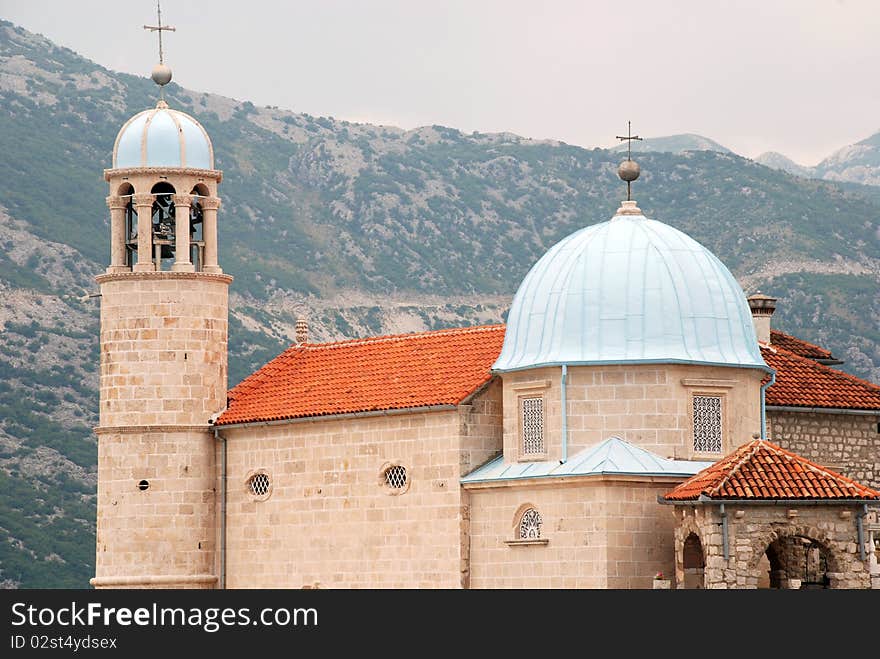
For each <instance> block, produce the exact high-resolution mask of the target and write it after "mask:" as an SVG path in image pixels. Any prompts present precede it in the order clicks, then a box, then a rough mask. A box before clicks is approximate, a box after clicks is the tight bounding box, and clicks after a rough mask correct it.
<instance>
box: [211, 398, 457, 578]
mask: <svg viewBox="0 0 880 659" xmlns="http://www.w3.org/2000/svg"><path fill="white" fill-rule="evenodd" d="M460 424H461V418H460V413H459V411H458V410H455V409H453V410H450V411H448V412H444V411H437V412H414V413H408V414H391V415H381V416H364V417H356V418H345V419H332V418H330V419H321V420H315V421H307V422H299V423H289V424H281V425H272V426H251V427H246V428H226V429H223V428H221V429H220V430H221V433H222V434H223V436H224V437H226V438H227V446H228V481H227V482H228V494H227V501H228V503H227V511H228V516H227V524H228V527H227V543H228V544H227V582H226V583H227V587H229V588H301V587H315V586H318V587H334V588H437V587H439V588H459V587H461V585H462V556H461V545H462V540H461V530H462V511H461V506H462V504H461V488H460V486H459V484H458V480H459V474H460V467H459V463H460V457H459V430H460ZM392 464H399V465H403V466H404V467H406V472H407V486H406V488H405V492H404V493H402V494H393V493H390V491H389V489H388V488H387V486H386V485H385V484H384V480H383V478H382V471H383V467H385V466H388V465H392ZM257 471H260V472H263V473H266V474H267V475H268V476H269V478H270V481H271V491H270V493H269V496H268V498H266V499H265V500H258V498H257V497H254V496H253V495H251V494H250V492H249V491H248V488H247V480H248V478H249V476H250V475H252V474H254V473H255V472H257Z"/></svg>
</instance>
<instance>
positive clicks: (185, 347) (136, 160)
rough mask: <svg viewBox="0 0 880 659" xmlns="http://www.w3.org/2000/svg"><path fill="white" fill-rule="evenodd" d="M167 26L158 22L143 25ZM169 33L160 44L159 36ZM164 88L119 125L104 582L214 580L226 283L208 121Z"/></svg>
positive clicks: (101, 464) (107, 359) (206, 583)
mask: <svg viewBox="0 0 880 659" xmlns="http://www.w3.org/2000/svg"><path fill="white" fill-rule="evenodd" d="M146 27H148V28H149V29H152V30H154V31H158V33H159V35H160V39H161V35H162V32H163V31H166V30H173V28H171V27H169V26H163V25H162V23H161V14H160V17H159V25H158V27H149V26H146ZM160 43H161V42H160ZM162 59H163V58H162V54H161V46H160V63H159V65H157V66H156V68H154V70H153V76H152V77H153V80H154V82H156V83H157V84H158V85H159V88H160V99H159V101H158V103H157V104H156V107H155V108H151V109H148V110H144V111H143V112H139V113H138V114H136V115H135V116H133V117H132V118H131V119H129V120H128V121H127V122H126V123H125V124H124V125H123V126H122V129H121V130H120V131H119V135H118V136H117V138H116V142H115V144H114V147H113V161H112V166H111V168H110V169H107V170H105V171H104V178H105V180H106V181H107V182H108V183H109V188H110V190H109V192H110V195H109V196H108V197H107V204H108V206H109V208H110V264H109V266H108V267H107V270H106V272H104V273H103V274H101V275H98V277H97V278H96V280H97V282H98V284H99V285H100V290H101V334H100V347H101V366H100V421H99V425H98V427H97V428H96V434H97V435H98V517H97V554H96V574H95V578H94V579H92V585H94V586H95V587H96V588H214V587H216V585H217V568H216V565H215V563H216V561H215V546H216V544H217V542H216V540H217V538H216V533H217V532H216V519H215V516H216V512H215V509H216V505H215V489H216V487H215V485H216V470H215V449H214V438H213V433H212V430H211V426H210V423H209V421H210V419H211V417H212V416H213V415H215V414H216V413H218V412H219V411H221V410H222V409H223V408H224V407H225V405H226V388H227V326H228V288H229V284H230V283H231V282H232V277H230V276H228V275H225V274H223V270H222V268H221V267H220V264H219V262H218V249H217V241H218V230H217V213H218V209H219V208H220V198H219V197H218V186H219V183H220V181H221V179H222V174H221V172H220V171H218V170H216V169H215V168H214V151H213V146H212V144H211V140H210V138H209V137H208V134H207V132H206V131H205V129H204V128H203V127H202V126H201V124H199V122H198V121H196V120H195V119H194V118H192V117H190V116H189V115H187V114H186V113H184V112H181V111H179V110H175V109H172V108H170V107H169V106H168V103H166V101H165V99H164V93H163V92H164V89H163V88H164V85H166V84H168V82H170V81H171V70H170V69H169V68H168V67H167V66H166V65H165V64H164V61H162Z"/></svg>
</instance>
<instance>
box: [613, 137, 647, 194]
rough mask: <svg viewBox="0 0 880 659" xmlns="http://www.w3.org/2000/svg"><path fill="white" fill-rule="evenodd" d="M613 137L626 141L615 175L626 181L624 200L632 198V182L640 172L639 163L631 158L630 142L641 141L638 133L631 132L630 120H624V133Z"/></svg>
mask: <svg viewBox="0 0 880 659" xmlns="http://www.w3.org/2000/svg"><path fill="white" fill-rule="evenodd" d="M615 137H616V138H617V139H619V140H621V141H624V140H625V141H626V160H624V161H623V162H622V163H620V167H618V169H617V175H618V176H620V178H621V179H623V180H624V181H626V200H627V201H631V200H632V188H631V186H632V182H633V181H635V180H636V179H637V178H638V177H639V174H640V173H641V168H640V167H639V164H638V163H637V162H636V161H634V160H633V159H632V143H633V140H638V141H639V142H641V141H642V138H641V137H639V136H638V135H633V134H632V122H631V121H627V122H626V135H615Z"/></svg>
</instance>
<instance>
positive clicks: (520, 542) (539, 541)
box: [504, 503, 550, 547]
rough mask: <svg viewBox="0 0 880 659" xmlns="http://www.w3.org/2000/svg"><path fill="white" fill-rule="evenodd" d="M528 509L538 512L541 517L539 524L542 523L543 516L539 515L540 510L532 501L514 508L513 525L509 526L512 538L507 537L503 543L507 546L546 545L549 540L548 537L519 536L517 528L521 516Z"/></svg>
mask: <svg viewBox="0 0 880 659" xmlns="http://www.w3.org/2000/svg"><path fill="white" fill-rule="evenodd" d="M530 510H534V511H535V512H537V513H538V516H539V517H540V518H541V525H542V526H543V525H544V516H543V515H541V511H540V510H539V509H538V506H536V505H535V504H533V503H524V504H522V505H521V506H520V507H519V508H517V509H516V514H514V516H513V525H512V528H511V535H512V538H509V539H507V540H505V541H504V543H505V544H506V545H507V546H508V547H527V546H535V545H537V546H546V545H547V544H548V543H549V542H550V539H549V538H545V537H540V538H520V537H519V530H520V526H521V524H522V519H523V516H524V515H525V514H526V513H527V512H528V511H530Z"/></svg>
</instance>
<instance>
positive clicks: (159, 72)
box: [144, 0, 177, 102]
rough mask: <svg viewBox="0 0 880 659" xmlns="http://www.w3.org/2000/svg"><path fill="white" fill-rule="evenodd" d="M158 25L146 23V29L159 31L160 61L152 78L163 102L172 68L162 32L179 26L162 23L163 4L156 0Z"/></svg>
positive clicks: (174, 29)
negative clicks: (166, 59)
mask: <svg viewBox="0 0 880 659" xmlns="http://www.w3.org/2000/svg"><path fill="white" fill-rule="evenodd" d="M156 17H157V21H156V23H157V24H156V25H144V29H145V30H149V31H150V32H157V33H158V34H159V63H158V64H157V65H156V66H154V67H153V72H152V74H151V76H150V77H151V78H152V79H153V82H155V83H156V84H157V85H159V96H160V99H161V101H162V102H164V101H165V85H167V84H168V83H169V82H171V69H170V68H169V67H167V66H165V52H164V50H163V48H162V33H163V32H176V31H177V28H176V27H172V26H170V25H162V5H161V4H160V3H159V0H157V1H156Z"/></svg>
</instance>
